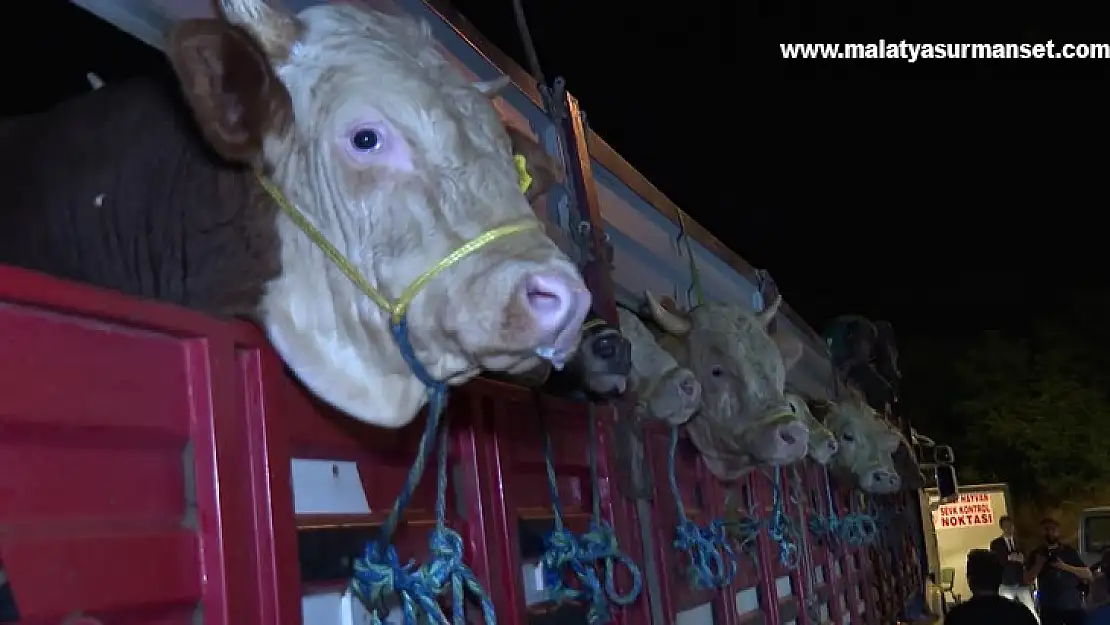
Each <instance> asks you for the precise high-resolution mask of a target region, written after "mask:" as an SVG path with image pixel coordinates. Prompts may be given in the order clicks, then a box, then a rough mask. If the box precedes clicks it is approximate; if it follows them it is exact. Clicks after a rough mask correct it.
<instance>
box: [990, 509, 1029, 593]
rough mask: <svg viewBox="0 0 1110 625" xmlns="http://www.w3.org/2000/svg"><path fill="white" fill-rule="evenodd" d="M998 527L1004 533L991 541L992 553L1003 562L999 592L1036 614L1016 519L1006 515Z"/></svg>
mask: <svg viewBox="0 0 1110 625" xmlns="http://www.w3.org/2000/svg"><path fill="white" fill-rule="evenodd" d="M998 527H999V528H1000V529H1001V530H1002V535H1001V536H999V537H998V538H995V539H994V540H992V541H991V553H993V554H994V556H995V557H996V558H998V561H999V562H1000V563H1001V564H1002V585H1001V586H1000V587H999V588H998V594H1000V595H1002V596H1003V597H1006V598H1007V599H1013V600H1014V601H1017V602H1018V603H1020V604H1022V605H1023V606H1025V607H1027V608H1029V611H1030V612H1032V613H1033V614H1036V613H1037V608H1036V605H1035V604H1034V603H1033V591H1032V589H1030V588H1029V585H1028V584H1026V583H1025V555H1024V554H1023V553H1022V550H1021V547H1019V546H1018V543H1017V538H1016V537H1015V536H1014V521H1013V519H1011V518H1010V517H1008V516H1004V517H1002V518H1001V519H999V520H998Z"/></svg>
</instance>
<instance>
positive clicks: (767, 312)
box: [755, 295, 782, 328]
mask: <svg viewBox="0 0 1110 625" xmlns="http://www.w3.org/2000/svg"><path fill="white" fill-rule="evenodd" d="M781 305H782V296H781V295H776V296H775V299H773V300H771V303H770V304H768V305H767V306H765V307H764V308H763V310H761V311H759V312H758V313H756V315H755V319H756V321H758V322H759V324H760V325H761V326H763V327H764V328H766V327H767V326H769V325H771V320H772V319H774V318H775V315H776V314H777V313H778V312H779V306H781Z"/></svg>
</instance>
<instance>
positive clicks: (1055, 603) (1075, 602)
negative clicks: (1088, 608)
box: [1025, 519, 1093, 625]
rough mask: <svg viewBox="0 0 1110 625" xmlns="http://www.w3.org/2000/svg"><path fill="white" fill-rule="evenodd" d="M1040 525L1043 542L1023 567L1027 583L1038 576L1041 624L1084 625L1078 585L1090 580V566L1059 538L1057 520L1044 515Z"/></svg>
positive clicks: (1081, 598)
mask: <svg viewBox="0 0 1110 625" xmlns="http://www.w3.org/2000/svg"><path fill="white" fill-rule="evenodd" d="M1041 529H1042V530H1043V531H1044V544H1042V545H1041V546H1039V547H1037V548H1036V549H1034V550H1033V553H1031V554H1029V555H1030V557H1029V559H1027V561H1026V570H1025V583H1026V584H1029V583H1032V581H1033V580H1034V579H1036V580H1037V593H1038V600H1039V603H1040V609H1041V625H1083V623H1084V621H1085V620H1086V612H1085V611H1084V609H1083V595H1082V593H1080V591H1079V585H1080V583H1082V582H1089V581H1091V578H1092V577H1093V575H1092V574H1091V569H1089V568H1087V567H1086V566H1084V564H1083V559H1082V558H1081V557H1079V552H1078V551H1076V550H1075V548H1074V547H1072V546H1070V545H1065V544H1064V543H1062V542H1060V524H1059V523H1057V522H1056V521H1055V520H1054V519H1045V520H1044V521H1041Z"/></svg>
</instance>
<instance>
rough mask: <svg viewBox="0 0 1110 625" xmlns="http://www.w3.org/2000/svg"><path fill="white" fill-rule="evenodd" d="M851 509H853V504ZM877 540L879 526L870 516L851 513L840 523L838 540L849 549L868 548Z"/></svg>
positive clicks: (862, 513)
mask: <svg viewBox="0 0 1110 625" xmlns="http://www.w3.org/2000/svg"><path fill="white" fill-rule="evenodd" d="M852 507H853V508H855V507H856V506H855V504H853V505H852ZM878 539H879V525H878V524H877V523H876V522H875V517H873V516H871V515H870V514H867V513H864V512H852V513H850V514H847V515H845V516H844V518H843V519H842V520H841V521H840V540H842V541H844V543H845V544H847V545H848V546H850V547H854V548H860V547H870V546H871V545H874V544H875V542H876V541H877V540H878Z"/></svg>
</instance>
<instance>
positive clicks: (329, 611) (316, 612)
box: [301, 590, 404, 625]
mask: <svg viewBox="0 0 1110 625" xmlns="http://www.w3.org/2000/svg"><path fill="white" fill-rule="evenodd" d="M301 620H302V622H303V623H304V625H370V613H369V612H368V611H367V610H366V608H364V607H363V606H362V602H360V601H359V600H358V599H356V598H355V597H354V595H352V594H351V591H350V590H347V591H343V592H341V591H338V590H336V591H333V592H322V593H310V594H307V595H304V596H303V597H301ZM403 622H404V617H403V615H402V614H401V609H400V608H393V609H392V610H390V611H389V614H387V615H386V617H385V623H388V624H389V625H401V623H403Z"/></svg>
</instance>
